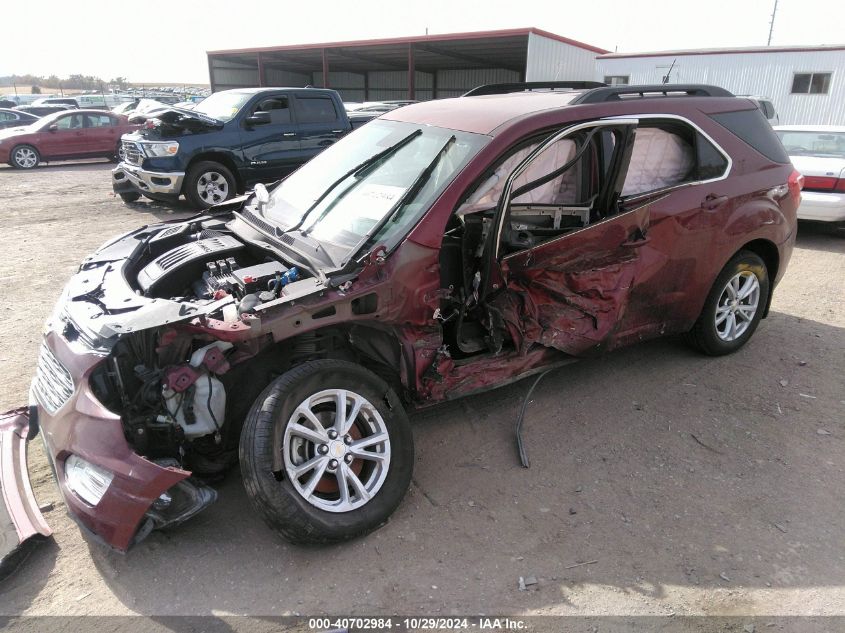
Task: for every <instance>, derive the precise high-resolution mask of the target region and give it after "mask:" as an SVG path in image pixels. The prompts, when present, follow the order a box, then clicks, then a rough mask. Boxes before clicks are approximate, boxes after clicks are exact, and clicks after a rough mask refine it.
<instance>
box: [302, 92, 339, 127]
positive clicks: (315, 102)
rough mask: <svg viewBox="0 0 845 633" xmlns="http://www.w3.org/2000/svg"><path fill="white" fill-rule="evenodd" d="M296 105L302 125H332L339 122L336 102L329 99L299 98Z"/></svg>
mask: <svg viewBox="0 0 845 633" xmlns="http://www.w3.org/2000/svg"><path fill="white" fill-rule="evenodd" d="M296 104H297V119H298V120H299V122H300V123H331V122H334V121H336V120H337V110H335V107H334V101H333V100H332V99H331V98H329V97H297V98H296Z"/></svg>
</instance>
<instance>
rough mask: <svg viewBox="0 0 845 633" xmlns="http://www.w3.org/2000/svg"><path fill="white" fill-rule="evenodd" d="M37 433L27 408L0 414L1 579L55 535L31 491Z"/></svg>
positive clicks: (35, 424) (35, 425)
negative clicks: (30, 443) (30, 459)
mask: <svg viewBox="0 0 845 633" xmlns="http://www.w3.org/2000/svg"><path fill="white" fill-rule="evenodd" d="M37 432H38V427H37V423H33V424H30V411H29V410H28V409H27V408H26V407H21V408H19V409H15V410H13V411H7V412H6V413H2V414H0V489H2V494H3V504H2V505H0V578H3V577H5V576H7V575H9V574H10V573H12V572H13V571H14V570H15V569H17V567H18V566H19V565H20V564H21V563H22V562H23V561H24V559H25V558H26V557H27V556H28V555H29V553H30V552H31V551H32V549H33V547H34V546H35V545H37V544H38V543H39V542H41V541H44V540H45V539H47V538H48V537H49V536H50V535H51V534H52V531H51V530H50V528H49V527H48V526H47V523H46V522H45V521H44V517H43V516H42V515H41V511H40V510H39V509H38V502H37V501H36V500H35V495H33V494H32V486H31V485H30V482H29V474H28V472H27V467H26V452H27V440H29V439H32V436H34V435H35V434H36V433H37Z"/></svg>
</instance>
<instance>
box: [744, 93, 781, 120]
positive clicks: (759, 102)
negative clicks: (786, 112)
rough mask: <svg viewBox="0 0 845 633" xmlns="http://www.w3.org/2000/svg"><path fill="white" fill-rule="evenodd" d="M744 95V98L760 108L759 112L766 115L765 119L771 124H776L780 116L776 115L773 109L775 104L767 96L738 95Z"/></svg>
mask: <svg viewBox="0 0 845 633" xmlns="http://www.w3.org/2000/svg"><path fill="white" fill-rule="evenodd" d="M740 96H743V97H745V98H746V99H750V100H751V102H752V103H754V105H756V106H757V107H758V108H760V112H762V113H763V116H764V117H766V120H767V121H768V122H769V123H770V124H771V125H773V126H774V125H777V124H778V123H779V122H780V118H779V117H778V113H777V111H776V110H775V104H774V102H773V101H772V100H771V99H770V98H769V97H761V96H759V95H740Z"/></svg>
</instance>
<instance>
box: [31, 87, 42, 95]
mask: <svg viewBox="0 0 845 633" xmlns="http://www.w3.org/2000/svg"><path fill="white" fill-rule="evenodd" d="M32 94H34V95H40V94H41V88H39V87H38V86H33V87H32Z"/></svg>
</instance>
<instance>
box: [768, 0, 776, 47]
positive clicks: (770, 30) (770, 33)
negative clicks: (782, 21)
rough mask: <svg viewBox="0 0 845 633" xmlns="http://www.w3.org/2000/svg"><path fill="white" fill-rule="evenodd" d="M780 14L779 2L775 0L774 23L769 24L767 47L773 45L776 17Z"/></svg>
mask: <svg viewBox="0 0 845 633" xmlns="http://www.w3.org/2000/svg"><path fill="white" fill-rule="evenodd" d="M777 12H778V0H775V8H774V9H772V21H771V22H769V39H768V41H767V42H766V46H771V45H772V31H774V30H775V15H777Z"/></svg>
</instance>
